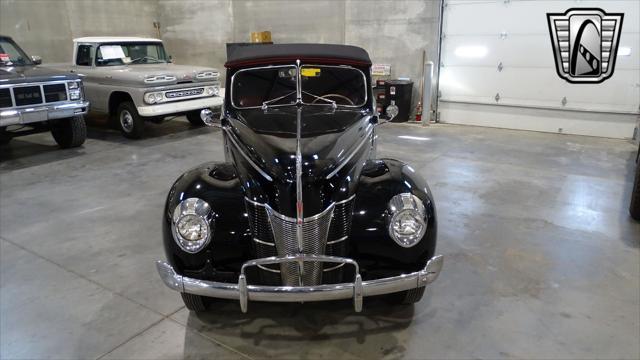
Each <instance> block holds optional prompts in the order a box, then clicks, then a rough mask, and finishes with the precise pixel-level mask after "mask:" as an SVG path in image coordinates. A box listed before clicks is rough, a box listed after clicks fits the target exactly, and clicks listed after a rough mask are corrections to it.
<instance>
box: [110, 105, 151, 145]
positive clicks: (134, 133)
mask: <svg viewBox="0 0 640 360" xmlns="http://www.w3.org/2000/svg"><path fill="white" fill-rule="evenodd" d="M116 121H117V124H118V126H119V127H120V132H122V135H123V136H124V137H126V138H129V139H140V138H141V137H142V135H143V134H144V119H143V118H142V116H140V114H138V109H136V106H135V104H134V103H133V102H131V101H125V102H122V103H120V105H118V109H117V110H116Z"/></svg>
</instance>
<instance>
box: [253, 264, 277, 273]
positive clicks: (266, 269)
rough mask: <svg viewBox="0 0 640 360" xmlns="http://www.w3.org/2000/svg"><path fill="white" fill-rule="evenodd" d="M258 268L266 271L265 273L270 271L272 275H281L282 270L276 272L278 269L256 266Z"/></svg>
mask: <svg viewBox="0 0 640 360" xmlns="http://www.w3.org/2000/svg"><path fill="white" fill-rule="evenodd" d="M256 266H257V267H259V268H260V269H262V270H264V271H270V272H272V273H277V274H280V270H276V269H270V268H268V267H266V266H264V265H256Z"/></svg>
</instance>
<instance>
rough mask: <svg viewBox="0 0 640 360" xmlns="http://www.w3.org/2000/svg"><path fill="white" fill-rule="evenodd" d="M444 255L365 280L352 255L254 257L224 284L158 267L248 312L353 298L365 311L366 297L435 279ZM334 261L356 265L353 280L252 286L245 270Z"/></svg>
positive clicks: (167, 277)
mask: <svg viewBox="0 0 640 360" xmlns="http://www.w3.org/2000/svg"><path fill="white" fill-rule="evenodd" d="M443 260H444V258H443V257H442V255H436V256H434V257H432V258H431V259H430V260H429V261H427V265H426V266H425V267H424V269H422V270H420V271H417V272H413V273H410V274H403V275H399V276H393V277H388V278H382V279H375V280H368V281H362V277H361V276H360V268H359V266H358V263H357V262H356V261H355V260H353V259H349V258H343V257H336V256H323V255H307V254H299V255H290V256H280V257H279V256H274V257H267V258H261V259H254V260H250V261H247V262H245V263H244V264H243V265H242V268H241V270H240V276H239V277H238V283H237V284H233V283H222V282H216V281H206V280H198V279H193V278H188V277H185V276H182V275H178V274H177V273H176V272H175V270H174V269H173V267H172V266H171V265H169V264H168V263H167V262H165V261H157V262H156V267H157V268H158V273H159V274H160V277H161V278H162V281H164V283H165V284H166V285H167V286H168V287H169V288H171V289H173V290H176V291H179V292H184V293H188V294H194V295H201V296H208V297H213V298H222V299H232V300H239V301H240V309H241V310H242V312H243V313H246V312H247V306H248V302H249V300H252V301H272V302H305V301H324V300H340V299H353V307H354V309H355V311H356V312H360V311H362V299H363V297H365V296H373V295H383V294H389V293H394V292H399V291H404V290H410V289H415V288H418V287H422V286H426V285H427V284H430V283H432V282H434V281H435V280H436V279H437V278H438V275H439V274H440V270H441V269H442V264H443ZM293 261H295V262H305V261H312V262H313V261H316V262H330V263H338V264H345V265H351V266H353V267H354V268H355V278H354V281H353V282H352V283H342V284H323V285H313V286H266V285H248V284H247V278H246V275H245V269H246V268H247V267H250V266H258V265H268V264H280V263H284V262H293Z"/></svg>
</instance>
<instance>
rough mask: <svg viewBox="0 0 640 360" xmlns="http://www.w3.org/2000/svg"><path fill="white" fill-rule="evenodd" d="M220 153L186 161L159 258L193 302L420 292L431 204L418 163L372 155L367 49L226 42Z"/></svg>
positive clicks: (430, 252)
mask: <svg viewBox="0 0 640 360" xmlns="http://www.w3.org/2000/svg"><path fill="white" fill-rule="evenodd" d="M227 51H228V54H227V57H228V59H227V63H226V64H225V67H226V68H227V78H226V89H227V91H226V94H225V99H224V110H223V113H222V116H221V119H220V123H217V121H216V120H214V119H213V116H212V114H211V112H210V111H208V110H203V111H202V120H203V121H204V122H205V123H207V124H210V125H216V126H219V127H220V128H221V129H222V134H223V138H224V153H225V159H226V161H225V162H223V163H205V164H202V165H200V166H198V167H196V168H194V169H192V170H189V171H187V172H185V173H184V174H182V175H181V176H180V177H179V178H178V180H176V182H175V184H174V185H173V187H172V188H171V191H170V192H169V195H168V198H167V201H166V207H165V209H164V213H163V228H164V231H163V233H164V246H165V251H166V256H167V261H166V262H165V261H158V262H157V268H158V272H159V273H160V276H161V277H162V279H163V281H164V283H165V284H166V285H167V286H169V287H170V288H171V289H173V290H176V291H179V292H180V293H181V295H182V298H183V300H184V303H185V305H186V307H187V308H188V309H190V310H192V311H203V310H205V309H206V307H207V303H208V298H224V299H235V300H238V301H239V303H240V308H241V310H242V311H243V312H246V311H247V306H248V302H249V300H252V301H278V302H305V301H323V300H337V299H353V303H354V308H355V311H361V309H362V299H363V297H365V296H373V295H384V294H389V295H388V296H387V298H388V299H389V300H391V301H396V302H399V303H414V302H417V301H419V300H420V299H421V298H422V296H423V294H424V290H425V286H426V285H427V284H429V283H431V282H433V281H434V280H435V279H436V278H437V277H438V274H439V273H440V269H441V268H442V259H443V258H442V256H441V255H435V247H436V233H437V225H436V210H435V205H434V202H433V197H432V195H431V192H430V190H429V187H428V186H427V183H426V182H425V181H424V180H423V179H422V178H421V177H420V176H419V175H418V174H417V173H416V172H415V171H414V169H412V168H411V167H410V166H409V165H407V164H404V163H402V162H400V161H397V160H391V159H376V158H375V149H376V146H375V145H376V144H375V142H376V126H377V125H379V124H380V123H382V122H384V121H385V120H388V118H384V119H383V118H382V116H381V115H378V114H377V113H376V111H375V106H374V99H373V96H372V88H371V77H370V67H371V60H370V59H369V55H368V54H367V52H366V51H365V50H363V49H361V48H358V47H354V46H346V45H319V44H277V45H244V46H241V45H237V46H229V48H228V50H227ZM393 110H394V109H389V111H388V112H389V113H393Z"/></svg>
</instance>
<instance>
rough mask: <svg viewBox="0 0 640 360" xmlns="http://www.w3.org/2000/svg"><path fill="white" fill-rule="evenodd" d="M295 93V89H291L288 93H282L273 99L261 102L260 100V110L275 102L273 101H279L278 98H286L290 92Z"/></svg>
mask: <svg viewBox="0 0 640 360" xmlns="http://www.w3.org/2000/svg"><path fill="white" fill-rule="evenodd" d="M295 93H296V91H295V90H294V91H292V92H290V93H288V94H284V95H282V96H280V97H277V98H275V99H271V100H267V101H263V102H262V110H266V109H267V108H268V107H269V105H270V104H273V103H275V102H278V101H280V100H282V99H284V98H286V97H288V96H290V95H291V94H295Z"/></svg>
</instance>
